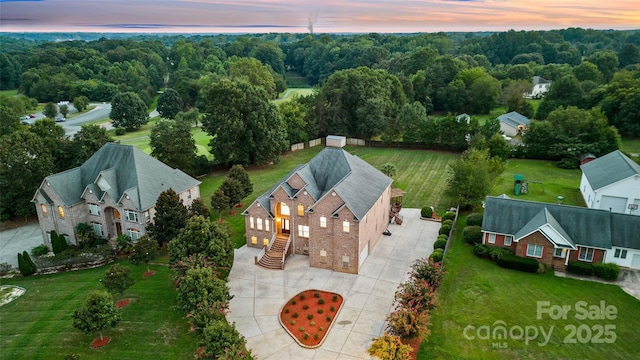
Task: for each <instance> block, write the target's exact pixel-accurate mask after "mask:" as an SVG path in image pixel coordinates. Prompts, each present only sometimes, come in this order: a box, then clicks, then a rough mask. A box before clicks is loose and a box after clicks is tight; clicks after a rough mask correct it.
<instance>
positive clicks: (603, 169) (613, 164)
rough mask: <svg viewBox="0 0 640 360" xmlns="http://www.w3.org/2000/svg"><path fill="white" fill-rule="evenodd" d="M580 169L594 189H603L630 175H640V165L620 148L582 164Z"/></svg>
mask: <svg viewBox="0 0 640 360" xmlns="http://www.w3.org/2000/svg"><path fill="white" fill-rule="evenodd" d="M580 169H582V173H583V174H584V176H585V177H586V178H587V180H588V181H589V184H590V185H591V188H592V189H593V190H598V189H601V188H603V187H605V186H607V185H610V184H613V183H615V182H618V181H620V180H624V179H626V178H628V177H630V176H634V175H640V165H638V164H636V163H635V162H634V161H633V160H631V159H629V158H628V157H627V156H626V155H625V154H623V153H621V152H620V151H618V150H616V151H613V152H610V153H608V154H607V155H604V156H601V157H599V158H597V159H595V160H592V161H589V162H588V163H586V164H584V165H581V166H580Z"/></svg>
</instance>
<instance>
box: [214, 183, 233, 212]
mask: <svg viewBox="0 0 640 360" xmlns="http://www.w3.org/2000/svg"><path fill="white" fill-rule="evenodd" d="M230 202H231V199H229V197H228V196H227V195H226V194H225V193H224V191H223V190H222V189H221V188H218V189H217V190H216V191H215V192H214V193H213V195H211V208H212V209H213V210H214V211H216V212H217V213H218V219H220V217H221V216H222V212H223V211H225V210H227V209H228V208H229V203H230Z"/></svg>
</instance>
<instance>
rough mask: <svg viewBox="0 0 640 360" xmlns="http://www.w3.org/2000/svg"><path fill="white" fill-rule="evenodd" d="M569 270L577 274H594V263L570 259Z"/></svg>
mask: <svg viewBox="0 0 640 360" xmlns="http://www.w3.org/2000/svg"><path fill="white" fill-rule="evenodd" d="M567 271H568V272H570V273H572V274H576V275H587V276H591V275H593V264H591V263H586V262H582V261H570V262H569V264H568V265H567Z"/></svg>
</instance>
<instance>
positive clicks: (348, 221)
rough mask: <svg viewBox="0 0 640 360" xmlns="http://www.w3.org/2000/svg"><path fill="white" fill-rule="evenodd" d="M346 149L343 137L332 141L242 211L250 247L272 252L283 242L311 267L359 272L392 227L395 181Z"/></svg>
mask: <svg viewBox="0 0 640 360" xmlns="http://www.w3.org/2000/svg"><path fill="white" fill-rule="evenodd" d="M342 145H344V138H342V139H340V137H334V136H330V137H328V138H327V147H326V148H325V149H323V150H322V151H321V152H320V153H319V154H318V155H316V156H315V157H314V158H313V159H311V161H309V162H308V163H307V164H304V165H300V166H298V167H296V168H295V169H294V170H293V171H291V172H290V173H289V174H288V175H287V176H286V177H284V179H282V180H281V181H280V182H278V183H277V184H276V185H275V186H273V187H272V188H271V189H270V190H269V191H267V192H266V193H265V194H263V195H261V196H260V197H258V198H257V199H256V200H255V201H254V202H253V203H252V204H251V205H250V206H249V207H248V208H247V209H246V210H245V211H244V212H243V215H245V229H246V238H247V246H252V247H265V246H268V248H271V246H270V244H272V243H273V242H274V241H276V239H278V238H282V239H284V240H283V241H285V242H287V244H288V245H287V247H286V248H287V249H289V252H293V253H295V254H300V255H308V256H309V264H310V266H312V267H317V268H324V269H332V270H334V271H340V272H346V273H354V274H357V273H358V272H359V267H360V265H361V264H362V262H363V261H364V259H365V258H366V257H367V255H368V254H369V252H370V251H371V250H372V249H373V248H374V246H375V245H376V242H377V241H378V239H379V238H380V236H381V235H382V232H384V230H385V229H386V228H387V225H388V223H389V212H390V200H391V182H392V180H391V178H389V177H387V176H386V175H384V174H383V173H381V172H380V171H378V170H377V169H376V168H374V167H373V166H371V165H369V164H368V163H366V162H365V161H363V160H362V159H360V158H358V157H356V156H354V155H351V154H349V153H348V152H347V151H345V150H343V149H342V148H341V146H342ZM285 255H286V251H285Z"/></svg>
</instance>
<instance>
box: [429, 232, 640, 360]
mask: <svg viewBox="0 0 640 360" xmlns="http://www.w3.org/2000/svg"><path fill="white" fill-rule="evenodd" d="M463 222H464V220H462V221H460V222H459V225H458V226H457V227H456V237H455V240H454V242H453V244H452V247H451V248H450V250H449V251H448V252H447V255H446V259H445V269H446V275H445V280H444V281H443V283H442V285H441V287H440V289H441V294H440V307H439V310H438V311H437V312H436V313H435V314H434V315H432V318H431V324H432V325H431V327H430V329H431V337H430V338H429V339H428V342H423V344H422V347H421V350H420V354H419V357H418V358H419V359H637V358H638V356H639V355H640V342H639V341H638V339H640V337H638V329H639V328H640V316H638V314H640V301H639V300H637V299H635V298H634V297H632V296H630V295H628V294H627V293H625V292H624V291H622V290H621V289H620V287H618V286H615V285H608V284H602V283H598V282H591V281H581V280H574V279H568V278H559V277H555V276H554V275H553V274H552V272H548V273H547V274H544V275H538V274H529V273H523V272H518V271H515V270H506V269H502V268H500V267H498V266H497V265H496V264H495V263H493V262H490V261H489V260H485V259H479V258H477V257H476V256H475V255H473V251H472V247H471V246H469V245H466V244H464V243H463V242H462V241H461V238H460V234H461V233H462V225H461V224H462V223H463ZM538 301H548V302H549V305H560V306H562V305H568V306H570V307H571V311H570V312H569V313H568V314H567V318H566V319H561V318H560V319H557V320H553V319H551V318H550V317H549V316H548V315H546V314H543V315H542V317H541V319H537V306H538V305H537V302H538ZM579 301H584V302H586V303H587V304H588V305H597V306H600V302H601V301H604V302H605V306H609V305H612V306H614V307H615V308H616V309H617V312H618V313H617V316H616V317H615V319H613V318H609V319H602V320H579V319H576V315H577V314H578V313H577V312H576V303H577V302H579ZM497 321H503V322H504V323H505V324H502V323H496V322H497ZM500 325H502V326H505V327H506V328H507V329H508V330H509V329H512V328H514V327H517V326H519V327H522V328H523V329H524V328H525V327H527V326H535V327H536V328H537V329H538V336H537V337H534V336H533V335H535V333H534V331H533V329H532V328H530V329H529V333H530V335H531V338H534V339H533V340H531V341H530V342H529V344H528V345H527V344H525V341H524V340H523V339H521V340H518V339H514V338H513V337H517V336H518V334H519V333H518V329H517V328H515V330H513V331H514V332H513V334H514V336H513V337H509V338H507V339H503V340H500V339H495V340H493V339H492V338H491V335H490V336H488V339H487V338H485V337H483V336H484V335H485V334H486V333H483V332H482V331H483V330H486V329H487V328H486V327H488V328H489V329H491V331H492V332H491V334H493V329H495V328H497V327H499V326H500ZM604 325H613V326H615V329H614V330H613V333H615V336H616V338H615V341H613V343H597V342H598V340H597V339H598V337H597V336H596V335H597V333H599V332H600V335H602V336H601V337H600V339H603V340H604V339H606V338H612V337H610V336H605V334H604V333H602V329H600V326H604ZM470 326H471V327H470ZM481 327H485V328H483V330H480V333H478V329H479V328H481ZM540 327H542V329H544V331H545V332H546V333H549V329H551V327H553V332H552V335H551V337H550V340H549V342H548V343H547V344H544V337H543V335H542V333H541V332H540ZM571 327H576V328H581V330H580V333H579V336H578V334H575V335H574V336H571ZM465 329H467V333H466V336H465ZM496 335H497V333H496ZM480 337H482V339H481V338H480ZM565 339H567V340H571V339H575V340H581V341H583V342H586V343H581V341H577V343H576V344H569V343H564V342H565ZM590 340H593V342H591V341H590ZM494 343H495V344H494ZM540 344H544V345H540ZM499 347H500V348H499Z"/></svg>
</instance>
